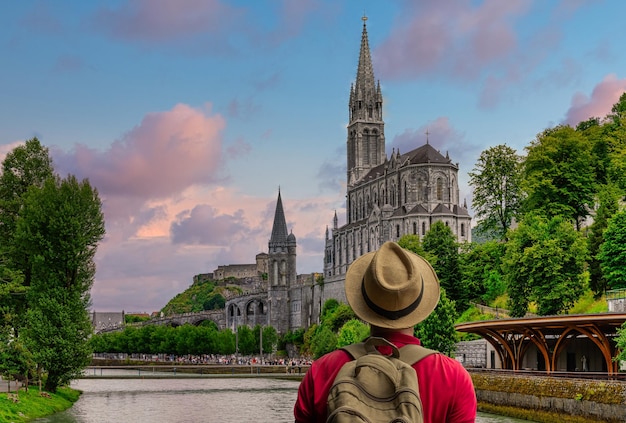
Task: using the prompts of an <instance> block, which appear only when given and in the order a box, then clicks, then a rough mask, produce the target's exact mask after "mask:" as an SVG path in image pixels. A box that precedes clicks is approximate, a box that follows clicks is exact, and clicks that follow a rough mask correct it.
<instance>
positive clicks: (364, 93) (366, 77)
mask: <svg viewBox="0 0 626 423" xmlns="http://www.w3.org/2000/svg"><path fill="white" fill-rule="evenodd" d="M362 19H363V33H362V34H361V51H360V53H359V66H358V68H357V72H356V86H355V90H356V95H357V99H359V100H365V99H366V98H368V97H370V95H372V94H375V93H376V83H375V79H374V67H373V66H372V56H371V54H370V46H369V41H368V38H367V25H366V22H367V16H363V18H362Z"/></svg>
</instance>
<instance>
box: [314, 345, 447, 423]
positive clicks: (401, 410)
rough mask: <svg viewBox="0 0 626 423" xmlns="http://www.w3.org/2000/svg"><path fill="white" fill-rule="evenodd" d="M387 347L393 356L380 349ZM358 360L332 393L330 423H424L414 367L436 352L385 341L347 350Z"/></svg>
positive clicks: (345, 370)
mask: <svg viewBox="0 0 626 423" xmlns="http://www.w3.org/2000/svg"><path fill="white" fill-rule="evenodd" d="M377 346H387V347H390V348H391V350H392V354H391V355H389V356H386V355H383V354H381V353H380V352H379V351H378V350H377V349H376V347H377ZM343 350H345V351H347V352H348V353H349V354H350V355H351V356H352V357H354V358H355V359H354V360H352V361H349V362H348V363H346V364H344V365H343V367H342V368H341V369H340V370H339V373H338V374H337V376H336V377H335V380H334V381H333V384H332V386H331V388H330V392H329V394H328V418H327V420H326V422H327V423H348V422H350V423H356V422H371V423H379V422H380V423H383V422H384V423H414V422H418V423H419V422H423V421H424V417H423V414H422V401H421V399H420V394H419V386H418V383H417V374H416V373H415V369H413V367H411V366H412V365H413V364H415V363H417V362H418V361H419V360H421V359H422V358H424V357H426V356H428V355H430V354H434V353H436V351H433V350H429V349H427V348H424V347H421V346H419V345H405V346H404V347H402V348H400V349H398V348H397V347H396V346H395V345H393V344H392V343H391V342H389V341H387V340H386V339H384V338H377V337H371V338H368V339H367V340H366V341H365V342H361V343H358V344H353V345H348V346H345V347H343Z"/></svg>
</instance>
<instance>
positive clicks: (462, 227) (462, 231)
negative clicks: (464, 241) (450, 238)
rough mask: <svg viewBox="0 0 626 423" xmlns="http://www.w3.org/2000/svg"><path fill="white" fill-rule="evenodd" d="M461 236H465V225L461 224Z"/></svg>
mask: <svg viewBox="0 0 626 423" xmlns="http://www.w3.org/2000/svg"><path fill="white" fill-rule="evenodd" d="M461 236H465V224H464V223H461Z"/></svg>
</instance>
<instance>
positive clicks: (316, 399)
mask: <svg viewBox="0 0 626 423" xmlns="http://www.w3.org/2000/svg"><path fill="white" fill-rule="evenodd" d="M385 337H386V339H387V340H389V341H391V342H392V343H393V344H394V345H396V346H397V347H398V348H401V347H403V346H404V345H406V344H417V345H419V343H420V341H419V339H417V338H415V337H413V336H409V335H403V334H399V333H393V334H391V335H387V334H386V336H385ZM350 360H352V357H351V356H350V354H348V353H347V352H345V351H343V350H337V351H333V352H331V353H329V354H326V355H324V356H323V357H321V358H319V359H318V360H316V361H314V362H313V364H312V365H311V368H310V369H309V371H308V372H307V373H306V375H305V376H304V379H302V382H301V383H300V387H299V389H298V399H297V401H296V405H295V407H294V416H295V421H296V423H305V422H306V423H317V422H322V423H323V422H325V421H326V401H327V400H328V392H329V391H330V387H331V385H332V384H333V381H334V380H335V376H337V373H338V372H339V369H340V368H341V366H343V365H344V364H345V363H347V362H348V361H350ZM413 368H414V369H415V371H416V373H417V379H418V383H419V389H420V397H421V399H422V408H423V413H424V423H444V422H454V423H470V422H474V421H475V420H476V393H475V392H474V385H473V384H472V379H471V378H470V375H469V373H467V370H465V368H464V367H463V366H462V365H461V363H459V362H458V361H456V360H454V359H452V358H450V357H448V356H446V355H443V354H432V355H429V356H427V357H425V358H423V359H422V360H420V361H418V362H417V363H415V364H414V365H413Z"/></svg>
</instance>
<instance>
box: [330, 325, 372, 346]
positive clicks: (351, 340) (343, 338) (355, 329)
mask: <svg viewBox="0 0 626 423" xmlns="http://www.w3.org/2000/svg"><path fill="white" fill-rule="evenodd" d="M369 335H370V327H369V325H367V324H365V323H363V322H362V321H360V320H359V319H352V320H348V321H347V322H346V323H344V325H343V326H342V327H341V329H339V336H338V337H337V348H341V347H345V346H346V345H352V344H356V343H357V342H361V341H363V340H364V339H365V338H367V337H368V336H369Z"/></svg>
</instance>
